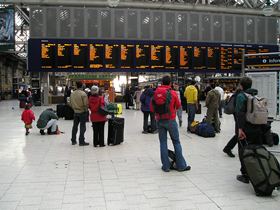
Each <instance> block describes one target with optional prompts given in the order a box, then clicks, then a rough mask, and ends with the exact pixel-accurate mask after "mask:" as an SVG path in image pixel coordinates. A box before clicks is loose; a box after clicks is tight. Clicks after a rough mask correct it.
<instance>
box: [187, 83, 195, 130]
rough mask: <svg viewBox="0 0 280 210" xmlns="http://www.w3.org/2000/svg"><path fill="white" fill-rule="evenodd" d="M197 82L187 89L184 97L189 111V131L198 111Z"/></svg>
mask: <svg viewBox="0 0 280 210" xmlns="http://www.w3.org/2000/svg"><path fill="white" fill-rule="evenodd" d="M194 85H195V81H191V82H190V85H188V86H187V87H186V90H185V93H184V96H185V98H186V100H187V111H188V131H189V130H190V126H191V123H192V122H193V121H194V118H195V112H196V109H197V106H198V105H197V96H198V91H197V89H196V87H195V86H194Z"/></svg>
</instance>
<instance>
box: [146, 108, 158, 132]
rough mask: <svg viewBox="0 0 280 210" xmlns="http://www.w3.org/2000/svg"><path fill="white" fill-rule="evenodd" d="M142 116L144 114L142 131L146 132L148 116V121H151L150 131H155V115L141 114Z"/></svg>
mask: <svg viewBox="0 0 280 210" xmlns="http://www.w3.org/2000/svg"><path fill="white" fill-rule="evenodd" d="M143 114H144V122H143V131H148V122H149V116H150V119H151V126H152V131H155V130H157V128H156V119H155V113H153V112H143Z"/></svg>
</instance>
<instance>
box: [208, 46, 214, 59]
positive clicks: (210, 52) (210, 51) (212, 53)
mask: <svg viewBox="0 0 280 210" xmlns="http://www.w3.org/2000/svg"><path fill="white" fill-rule="evenodd" d="M207 56H208V58H213V57H214V49H213V48H211V47H208V52H207Z"/></svg>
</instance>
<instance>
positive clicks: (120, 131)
mask: <svg viewBox="0 0 280 210" xmlns="http://www.w3.org/2000/svg"><path fill="white" fill-rule="evenodd" d="M108 123H109V124H108V138H107V144H108V145H117V144H120V143H122V142H123V140H124V118H121V117H113V118H111V119H109V122H108Z"/></svg>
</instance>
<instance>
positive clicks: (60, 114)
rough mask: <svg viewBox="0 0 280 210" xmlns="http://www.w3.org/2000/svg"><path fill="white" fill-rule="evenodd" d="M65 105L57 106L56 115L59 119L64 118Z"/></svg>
mask: <svg viewBox="0 0 280 210" xmlns="http://www.w3.org/2000/svg"><path fill="white" fill-rule="evenodd" d="M64 107H65V105H64V104H57V105H56V114H57V116H58V118H63V117H64Z"/></svg>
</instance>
